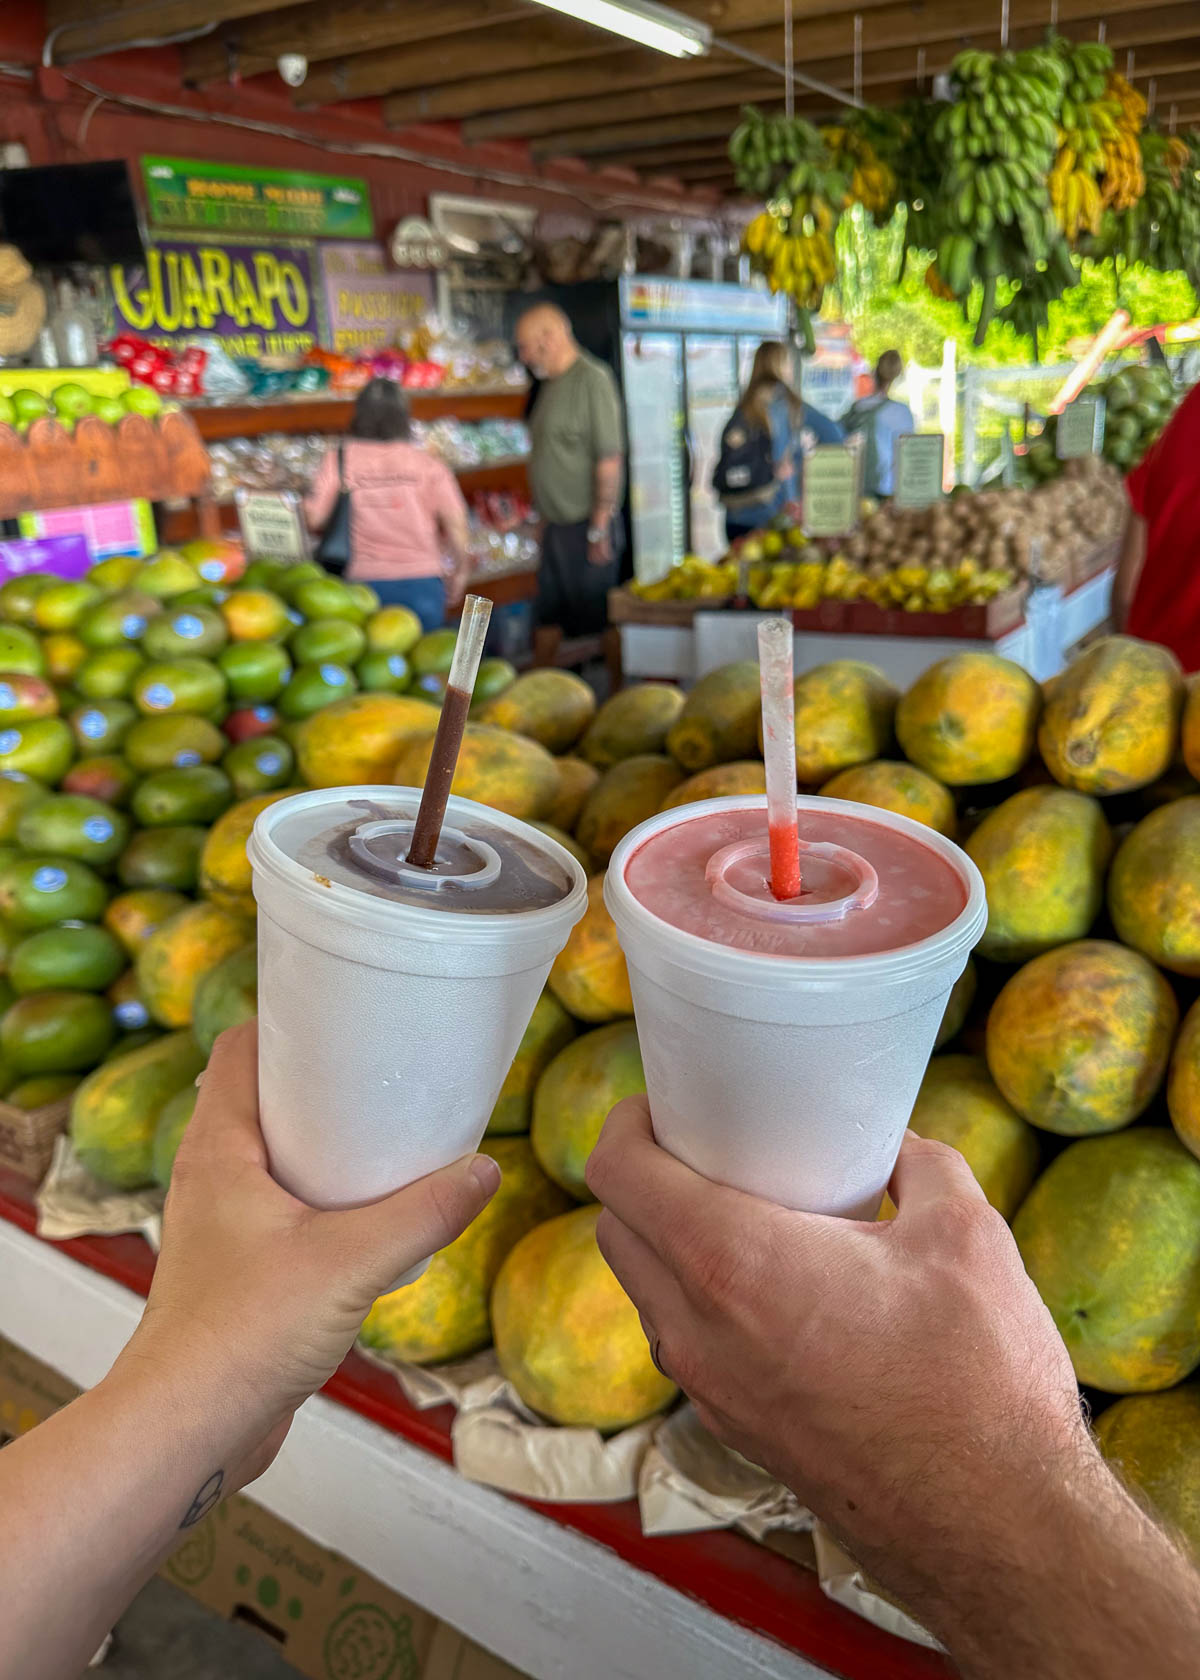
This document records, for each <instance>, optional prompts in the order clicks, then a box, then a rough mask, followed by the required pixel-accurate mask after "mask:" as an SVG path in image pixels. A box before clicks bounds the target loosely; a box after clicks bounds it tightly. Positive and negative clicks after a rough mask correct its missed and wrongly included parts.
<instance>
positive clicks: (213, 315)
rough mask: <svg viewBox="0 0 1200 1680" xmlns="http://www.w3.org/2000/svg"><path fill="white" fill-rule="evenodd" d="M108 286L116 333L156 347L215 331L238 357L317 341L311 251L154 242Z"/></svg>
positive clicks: (115, 270)
mask: <svg viewBox="0 0 1200 1680" xmlns="http://www.w3.org/2000/svg"><path fill="white" fill-rule="evenodd" d="M109 284H110V287H111V290H112V301H113V317H114V322H115V331H116V332H132V333H136V334H137V335H138V336H139V337H140V338H146V339H149V340H150V341H151V342H152V343H154V344H162V345H170V344H172V343H173V342H174V341H175V340H177V339H182V338H191V337H193V336H194V335H195V334H196V333H215V334H216V335H217V336H218V337H219V338H220V339H221V340H222V342H223V343H224V346H225V349H226V350H227V351H228V352H229V354H230V355H231V356H295V355H298V354H299V355H302V354H303V353H304V352H305V351H307V350H311V349H312V347H313V346H314V345H315V344H316V343H317V340H318V335H319V331H320V324H319V317H318V304H317V295H316V292H315V290H314V287H313V248H312V247H311V246H305V245H255V244H245V245H229V244H225V243H224V242H223V241H216V240H212V241H201V240H185V239H161V240H155V241H153V242H152V243H150V244H147V246H146V261H145V263H139V264H138V265H137V266H135V267H132V268H127V267H123V266H120V265H115V266H114V267H112V268H111V269H110V270H109Z"/></svg>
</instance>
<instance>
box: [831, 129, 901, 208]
mask: <svg viewBox="0 0 1200 1680" xmlns="http://www.w3.org/2000/svg"><path fill="white" fill-rule="evenodd" d="M821 138H822V140H824V142H825V144H826V146H828V148H829V155H830V157H831V158H832V159H833V163H834V167H835V168H837V169H840V170H841V171H842V172H843V174H845V175H846V176H847V177H848V179H849V185H848V186H847V188H846V198H845V203H844V205H843V208H844V209H849V208H850V206H851V205H852V204H861V205H862V207H863V209H864V210H867V211H869V212H870V213H871V215H872V216H873V217H874V218H875V222H876V225H877V226H882V224H883V223H884V222H886V221H887V220H888V218H889V217H890V216H891V214H892V212H893V210H894V209H895V208H896V177H895V174H894V173H893V171H892V169H891V168H890V166H889V165H888V164H886V163H884V161H883V160H882V158H881V157H880V156H879V154H878V152H877V151H876V150H875V147H874V146H873V145H872V144H871V141H870V140H869V139H867V137H866V136H865V135H864V134H862V133H860V132H859V131H858V130H857V128H850V127H846V128H842V127H837V126H831V127H829V128H823V129H822V130H821Z"/></svg>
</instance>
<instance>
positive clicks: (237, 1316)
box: [120, 1022, 500, 1489]
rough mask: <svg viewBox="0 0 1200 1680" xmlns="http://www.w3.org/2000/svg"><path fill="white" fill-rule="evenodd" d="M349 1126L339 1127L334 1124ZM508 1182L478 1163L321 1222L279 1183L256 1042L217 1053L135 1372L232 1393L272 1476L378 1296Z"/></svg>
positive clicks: (237, 1038)
mask: <svg viewBox="0 0 1200 1680" xmlns="http://www.w3.org/2000/svg"><path fill="white" fill-rule="evenodd" d="M329 1124H330V1125H331V1126H333V1127H336V1126H337V1124H338V1117H337V1115H336V1114H331V1115H330V1117H329ZM499 1182H500V1172H499V1169H498V1167H497V1166H496V1164H495V1162H494V1161H492V1160H490V1159H489V1158H488V1157H487V1156H483V1155H477V1156H473V1157H471V1156H467V1157H464V1158H463V1159H462V1160H460V1161H456V1162H454V1164H453V1165H451V1166H449V1167H445V1168H443V1169H442V1170H441V1171H440V1172H436V1173H431V1174H430V1175H429V1176H428V1177H427V1178H423V1179H420V1180H418V1181H417V1182H416V1183H415V1184H411V1185H409V1186H408V1187H407V1188H406V1189H404V1190H398V1191H397V1192H396V1193H395V1194H394V1195H391V1196H386V1197H384V1198H383V1200H382V1201H378V1202H374V1203H372V1204H370V1205H369V1206H367V1207H361V1208H350V1209H346V1210H345V1211H340V1212H331V1213H320V1212H317V1211H315V1210H314V1209H312V1208H310V1207H307V1206H305V1204H304V1203H302V1202H299V1201H297V1200H296V1198H295V1197H294V1196H292V1195H289V1193H288V1192H287V1191H286V1190H283V1189H281V1188H280V1186H279V1185H278V1184H276V1183H275V1181H274V1179H273V1178H272V1177H271V1176H270V1173H269V1172H268V1170H267V1153H266V1147H265V1145H264V1143H263V1138H262V1133H261V1131H260V1129H259V1123H258V1071H257V1032H256V1027H255V1024H254V1023H252V1022H251V1023H247V1025H245V1026H243V1027H237V1028H235V1029H234V1030H233V1031H231V1032H227V1033H225V1034H223V1036H222V1037H221V1038H220V1039H219V1040H218V1042H217V1046H216V1049H215V1050H214V1052H213V1056H212V1059H211V1061H210V1062H209V1065H208V1068H207V1070H206V1071H205V1073H204V1075H203V1076H202V1083H201V1087H200V1097H199V1100H198V1101H197V1104H196V1111H195V1114H194V1115H193V1117H192V1120H191V1122H190V1123H189V1125H188V1128H187V1131H186V1133H185V1135H184V1139H183V1142H182V1144H181V1145H180V1149H179V1154H178V1156H177V1157H176V1160H175V1167H174V1171H173V1172H172V1175H171V1189H170V1193H169V1194H168V1196H167V1205H166V1212H165V1215H164V1220H163V1243H162V1252H161V1254H160V1256H159V1260H158V1265H157V1268H156V1270H155V1274H154V1283H153V1286H152V1288H151V1291H150V1299H149V1302H148V1304H147V1307H146V1312H145V1316H144V1318H143V1320H142V1323H141V1325H140V1326H139V1328H138V1330H137V1331H136V1333H135V1335H134V1337H133V1340H132V1341H131V1342H130V1344H129V1347H128V1348H127V1349H126V1351H125V1353H124V1354H123V1355H122V1357H121V1361H120V1363H121V1364H123V1365H126V1366H130V1365H136V1364H139V1363H141V1362H150V1363H151V1364H153V1365H157V1366H159V1367H160V1368H161V1369H162V1370H163V1371H169V1372H170V1373H171V1374H172V1377H173V1378H175V1379H177V1380H178V1381H179V1382H181V1383H182V1385H183V1386H187V1384H188V1383H189V1382H193V1383H194V1384H195V1385H196V1386H198V1387H199V1388H201V1389H202V1390H203V1391H204V1392H207V1393H212V1392H214V1391H215V1392H219V1393H220V1394H222V1395H223V1396H225V1397H226V1399H227V1404H228V1409H229V1411H230V1414H231V1417H232V1418H236V1419H238V1420H240V1429H239V1435H240V1444H241V1446H242V1447H243V1448H244V1452H245V1459H244V1462H242V1463H240V1464H239V1465H238V1467H237V1470H236V1473H235V1475H234V1476H233V1477H231V1478H230V1479H229V1480H227V1482H226V1489H228V1487H229V1486H231V1485H233V1483H234V1482H235V1481H242V1482H244V1481H246V1480H249V1479H250V1478H251V1477H253V1476H255V1475H259V1474H261V1472H262V1471H263V1470H264V1469H265V1468H266V1466H267V1464H269V1463H270V1461H271V1459H272V1458H273V1457H274V1454H275V1453H276V1452H277V1451H278V1449H279V1446H280V1444H281V1443H282V1441H283V1438H284V1436H285V1435H286V1433H287V1426H288V1424H289V1423H290V1421H291V1416H292V1413H293V1412H294V1411H295V1409H296V1407H297V1406H299V1405H300V1404H301V1402H302V1401H304V1400H305V1399H307V1398H308V1396H309V1395H310V1394H312V1393H313V1392H314V1391H315V1390H316V1389H318V1388H320V1387H321V1386H322V1384H323V1383H325V1382H326V1381H327V1380H328V1379H329V1377H330V1376H332V1374H333V1372H334V1371H335V1370H336V1369H337V1367H338V1365H339V1364H340V1363H341V1361H342V1359H343V1358H344V1357H345V1355H346V1353H347V1352H348V1351H349V1349H350V1347H351V1346H352V1344H353V1342H354V1338H355V1336H356V1335H357V1334H358V1330H359V1327H360V1325H361V1324H362V1321H363V1318H364V1317H365V1316H366V1314H367V1312H368V1311H369V1309H370V1307H371V1304H372V1302H373V1301H374V1300H375V1299H376V1297H377V1296H378V1295H381V1294H383V1293H385V1292H386V1291H387V1290H388V1289H389V1288H391V1286H392V1285H393V1284H394V1282H395V1280H396V1279H397V1278H398V1277H400V1276H401V1275H402V1274H403V1273H404V1272H406V1271H407V1270H408V1269H409V1268H410V1267H412V1266H414V1265H416V1264H417V1263H418V1262H419V1261H421V1260H424V1259H425V1258H427V1256H429V1255H430V1254H433V1253H434V1252H436V1250H438V1249H440V1248H444V1247H445V1246H446V1245H447V1243H450V1242H453V1240H454V1239H455V1237H457V1236H458V1235H459V1234H460V1233H461V1232H462V1231H463V1230H465V1229H466V1227H467V1226H468V1225H469V1224H470V1223H471V1221H472V1219H474V1218H475V1216H476V1214H478V1213H479V1212H481V1210H482V1209H483V1207H484V1206H485V1205H486V1203H487V1202H488V1201H489V1200H490V1199H491V1196H492V1195H493V1193H494V1191H495V1190H496V1187H497V1185H498V1184H499Z"/></svg>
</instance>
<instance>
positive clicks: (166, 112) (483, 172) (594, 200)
mask: <svg viewBox="0 0 1200 1680" xmlns="http://www.w3.org/2000/svg"><path fill="white" fill-rule="evenodd" d="M63 80H64V81H67V82H70V83H71V84H72V86H74V87H77V88H81V89H82V90H83V91H84V92H85V93H89V94H91V95H92V97H93V103H97V102H107V103H108V104H111V105H117V106H123V107H126V108H128V109H129V110H133V111H149V112H150V113H152V114H153V115H155V116H161V117H175V118H178V119H180V120H182V121H184V122H199V123H212V124H215V125H216V126H218V127H221V128H238V129H244V130H247V131H248V132H250V133H252V134H270V135H274V136H275V137H276V138H278V139H281V140H294V141H298V142H299V143H300V144H301V145H305V146H312V147H314V148H315V149H316V150H318V151H322V152H334V153H339V154H342V155H344V156H348V157H379V158H388V159H391V160H393V161H394V162H397V163H413V164H417V165H419V166H420V167H421V168H423V169H435V170H438V171H439V172H441V173H442V174H446V175H457V176H461V177H464V178H465V179H467V180H470V181H487V182H489V183H491V184H492V185H494V186H503V187H513V188H517V189H521V188H524V189H528V188H530V187H533V188H535V189H536V190H537V191H538V192H548V193H556V194H558V195H559V196H560V197H563V198H569V199H572V200H573V201H574V202H575V203H577V204H581V205H583V206H584V207H585V209H587V210H589V211H591V212H592V213H593V214H594V213H596V212H601V213H604V212H607V211H612V210H616V209H619V208H621V207H629V208H636V209H641V210H647V211H655V212H658V213H664V212H666V213H670V214H672V215H678V214H679V212H680V205H679V202H678V200H667V199H661V198H658V197H657V196H656V195H654V194H653V193H639V192H636V191H630V192H623V193H612V194H610V195H607V196H603V195H598V194H589V193H587V192H584V191H581V190H580V189H579V188H578V187H573V186H568V185H567V184H566V183H565V182H563V181H553V180H548V179H546V178H545V177H544V176H541V175H534V174H522V173H520V172H519V171H517V170H504V169H495V168H489V167H487V166H484V165H480V164H474V163H472V164H460V163H453V162H451V161H449V160H447V159H444V158H440V157H437V156H436V155H430V154H429V153H428V152H419V151H416V150H414V149H413V148H411V147H408V146H395V145H391V144H386V143H381V142H378V141H366V140H325V139H322V138H321V137H319V136H318V135H314V134H307V133H306V132H305V131H304V130H303V129H299V128H290V127H287V126H285V125H284V124H283V123H272V122H264V121H261V120H260V119H259V118H257V117H239V116H235V115H234V114H233V113H232V112H225V111H200V110H194V109H192V108H191V107H190V106H187V105H170V104H167V103H166V102H165V101H163V100H157V99H144V98H142V97H141V95H139V94H134V93H116V92H113V90H112V89H110V88H102V87H98V86H97V85H96V84H95V83H94V82H90V81H88V80H87V79H86V78H85V77H83V76H76V75H74V74H72V73H71V72H70V71H65V70H64V71H63ZM694 219H695V220H696V221H697V222H698V223H699V224H700V225H701V226H707V227H708V228H710V229H716V230H722V231H724V230H726V229H727V228H728V227H729V226H731V225H733V222H734V221H736V222H737V225H739V226H740V224H741V218H740V217H739V218H726V217H724V216H721V215H719V214H712V213H710V214H708V215H703V214H701V215H696V216H695V218H694Z"/></svg>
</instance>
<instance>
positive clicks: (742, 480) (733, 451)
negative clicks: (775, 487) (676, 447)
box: [712, 408, 775, 501]
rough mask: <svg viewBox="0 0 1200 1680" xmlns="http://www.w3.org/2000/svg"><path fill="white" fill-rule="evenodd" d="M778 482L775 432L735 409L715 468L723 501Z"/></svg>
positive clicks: (714, 484) (716, 485)
mask: <svg viewBox="0 0 1200 1680" xmlns="http://www.w3.org/2000/svg"><path fill="white" fill-rule="evenodd" d="M774 482H775V455H774V451H773V450H772V447H771V434H770V432H769V431H766V430H765V429H763V430H760V429H759V428H758V427H752V426H750V425H748V424H747V422H746V417H745V415H744V414H743V413H742V411H741V409H740V408H735V409H734V411H733V413H732V414H731V415H730V417H729V419H728V420H727V421H726V422H725V430H724V431H723V432H722V433H721V453H720V454H719V455H718V456H717V464H716V466H715V467H714V468H713V475H712V487H713V489H714V490H715V491H716V493H717V495H718V496H719V497H720V498H721V500H722V501H725V500H727V499H731V498H733V497H739V498H740V497H742V496H748V495H750V494H752V493H753V492H754V491H755V490H765V489H767V488H768V487H769V486H770V485H772V484H774Z"/></svg>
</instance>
